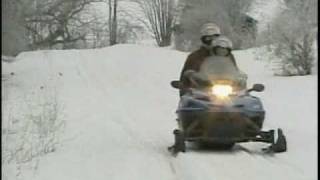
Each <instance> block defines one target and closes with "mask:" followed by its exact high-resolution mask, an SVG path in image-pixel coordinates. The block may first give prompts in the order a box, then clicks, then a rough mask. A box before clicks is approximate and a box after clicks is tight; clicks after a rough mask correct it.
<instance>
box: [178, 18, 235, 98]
mask: <svg viewBox="0 0 320 180" xmlns="http://www.w3.org/2000/svg"><path fill="white" fill-rule="evenodd" d="M201 35H202V36H201V42H202V46H201V47H200V49H199V50H197V51H195V52H193V53H192V54H190V55H189V56H188V58H187V60H186V62H185V64H184V67H183V69H182V72H181V75H180V81H181V82H182V84H183V87H184V88H188V87H192V85H193V83H192V82H191V81H190V78H188V75H186V74H188V73H189V72H194V71H195V72H197V71H199V68H200V66H201V64H202V63H203V61H204V59H205V58H206V57H209V56H212V55H216V56H226V57H229V58H228V59H230V60H231V61H232V62H233V64H234V65H235V67H236V68H237V69H238V67H237V65H236V61H235V59H234V56H233V54H232V53H231V50H232V42H231V41H230V40H229V39H228V38H227V37H225V36H221V33H220V29H219V27H218V26H216V25H215V24H213V23H208V24H205V25H204V26H203V28H202V30H201ZM190 70H191V71H190ZM184 92H185V91H184V90H181V91H180V96H181V95H183V94H184Z"/></svg>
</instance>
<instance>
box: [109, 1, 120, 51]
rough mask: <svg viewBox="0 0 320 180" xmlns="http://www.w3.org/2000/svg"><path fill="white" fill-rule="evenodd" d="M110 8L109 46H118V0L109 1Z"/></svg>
mask: <svg viewBox="0 0 320 180" xmlns="http://www.w3.org/2000/svg"><path fill="white" fill-rule="evenodd" d="M108 6H109V44H110V45H115V44H117V31H118V20H117V14H118V0H108Z"/></svg>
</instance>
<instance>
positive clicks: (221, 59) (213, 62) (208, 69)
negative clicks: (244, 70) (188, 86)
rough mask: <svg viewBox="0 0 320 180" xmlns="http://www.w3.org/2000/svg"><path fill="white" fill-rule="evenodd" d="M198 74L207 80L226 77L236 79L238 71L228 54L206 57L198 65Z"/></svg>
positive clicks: (238, 74)
mask: <svg viewBox="0 0 320 180" xmlns="http://www.w3.org/2000/svg"><path fill="white" fill-rule="evenodd" d="M198 73H199V76H200V77H201V79H206V80H209V81H214V80H219V79H220V80H221V79H228V80H234V81H237V79H238V77H239V76H240V72H239V70H238V69H237V67H236V66H235V64H234V63H233V62H232V60H231V59H230V57H229V56H227V57H226V56H210V57H207V58H206V59H205V60H204V61H203V63H202V65H201V66H200V70H199V72H198Z"/></svg>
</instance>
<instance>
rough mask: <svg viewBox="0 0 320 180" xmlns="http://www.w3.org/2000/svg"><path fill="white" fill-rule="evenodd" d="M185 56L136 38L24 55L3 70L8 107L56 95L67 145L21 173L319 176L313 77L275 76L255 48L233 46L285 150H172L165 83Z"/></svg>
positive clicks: (255, 146)
mask: <svg viewBox="0 0 320 180" xmlns="http://www.w3.org/2000/svg"><path fill="white" fill-rule="evenodd" d="M186 56H187V54H185V53H181V52H176V51H173V50H166V49H158V48H149V47H141V46H134V45H118V46H114V47H111V48H105V49H101V50H82V51H77V50H71V51H39V52H29V53H24V54H22V55H20V56H19V59H20V60H19V61H18V62H16V63H13V64H10V65H7V66H6V67H5V69H3V70H4V74H9V73H10V72H15V76H13V77H11V78H10V79H9V80H8V81H6V82H5V84H4V85H6V86H7V89H5V92H3V93H4V94H5V95H6V96H7V99H8V101H6V103H7V106H8V107H9V106H15V105H16V106H18V103H17V102H15V101H13V99H20V100H21V101H23V98H22V97H23V96H25V95H26V94H27V95H28V94H32V93H33V94H35V95H42V94H44V95H45V94H46V93H49V94H54V95H55V96H56V98H58V102H59V103H61V104H62V105H63V107H64V109H63V113H64V115H65V118H66V120H67V124H66V125H67V126H66V132H65V134H63V139H65V140H66V141H64V142H63V146H61V147H60V148H59V149H58V150H57V151H56V152H54V153H50V154H48V155H46V156H44V157H43V158H42V159H41V161H40V166H39V169H38V170H37V171H36V172H35V173H34V174H33V175H28V176H27V175H26V176H25V177H24V178H23V179H34V180H44V179H46V180H56V179H61V180H82V179H83V180H88V179H92V180H100V179H101V180H102V179H104V180H105V179H108V180H109V179H110V180H126V179H130V180H135V179H136V180H141V179H145V180H149V179H155V180H156V179H159V180H206V179H208V180H209V179H210V180H211V179H219V180H231V179H235V178H236V179H259V180H267V179H268V180H269V179H275V180H287V179H288V180H315V179H317V178H316V177H317V170H316V169H317V166H316V164H317V153H316V152H317V150H316V149H317V139H316V138H317V128H316V127H317V126H316V125H317V117H316V114H317V103H316V100H315V99H316V96H317V93H316V92H317V91H316V89H315V88H316V87H317V84H316V78H317V77H315V76H307V77H298V78H276V77H273V76H271V75H270V74H269V72H267V71H266V70H265V67H264V65H263V64H262V63H260V62H256V61H253V55H252V50H247V51H241V52H236V59H237V62H238V64H239V65H240V67H241V69H243V71H245V72H247V73H248V75H249V86H250V85H251V84H252V83H255V82H257V83H264V84H265V85H266V91H265V92H262V93H260V94H256V95H257V96H260V97H261V98H262V100H263V103H264V105H265V108H266V110H267V119H266V124H265V128H266V129H268V128H277V127H281V128H283V129H284V131H285V133H286V134H287V136H288V146H289V151H288V152H287V153H283V154H276V155H274V156H270V155H265V154H263V153H261V151H260V149H261V148H262V147H265V146H266V145H264V144H259V143H247V144H243V145H241V146H240V145H239V146H236V147H235V148H234V150H233V151H232V152H214V151H207V150H190V151H188V152H187V153H185V154H179V156H177V157H172V156H170V154H169V153H168V152H167V150H166V148H167V146H169V145H171V144H172V143H173V135H172V130H173V129H174V128H175V127H176V124H175V118H176V116H175V113H174V112H175V109H176V106H177V102H178V96H177V95H178V92H177V91H176V90H175V89H173V88H171V87H170V86H169V82H170V81H171V80H173V79H177V78H178V75H179V72H180V69H181V67H182V64H183V62H184V60H185V58H186ZM12 83H15V84H17V85H16V86H15V87H14V86H12ZM41 86H43V89H42V90H40V89H39V87H41ZM13 90H14V91H13ZM9 92H10V93H9ZM32 97H33V96H32ZM294 98H295V99H296V100H295V101H293V99H294ZM306 122H308V123H306Z"/></svg>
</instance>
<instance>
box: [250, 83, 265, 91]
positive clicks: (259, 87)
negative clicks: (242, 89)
mask: <svg viewBox="0 0 320 180" xmlns="http://www.w3.org/2000/svg"><path fill="white" fill-rule="evenodd" d="M263 90H264V85H263V84H254V85H253V86H252V88H251V89H248V91H247V92H251V91H256V92H262V91H263Z"/></svg>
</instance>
